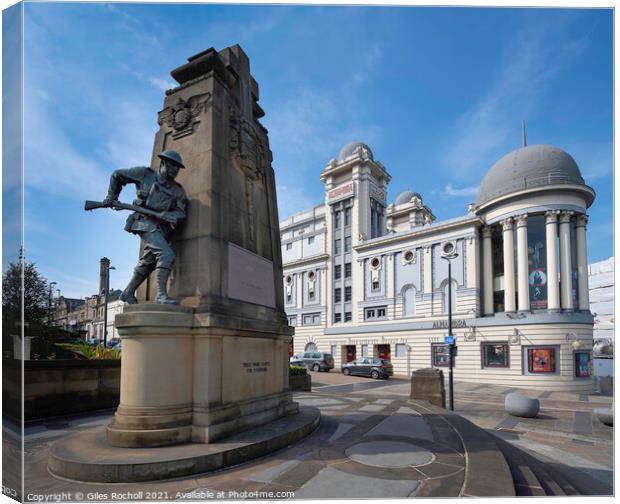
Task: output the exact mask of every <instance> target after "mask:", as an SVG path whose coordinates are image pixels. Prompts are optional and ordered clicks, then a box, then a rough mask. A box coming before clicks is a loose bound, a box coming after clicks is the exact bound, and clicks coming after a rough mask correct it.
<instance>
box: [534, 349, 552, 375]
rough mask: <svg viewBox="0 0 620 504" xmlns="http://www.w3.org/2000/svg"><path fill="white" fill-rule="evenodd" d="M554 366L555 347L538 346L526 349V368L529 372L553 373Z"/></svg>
mask: <svg viewBox="0 0 620 504" xmlns="http://www.w3.org/2000/svg"><path fill="white" fill-rule="evenodd" d="M555 366H556V349H555V348H552V347H540V348H528V349H527V369H528V371H529V372H530V373H555V370H556V368H555Z"/></svg>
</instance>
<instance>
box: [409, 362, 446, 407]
mask: <svg viewBox="0 0 620 504" xmlns="http://www.w3.org/2000/svg"><path fill="white" fill-rule="evenodd" d="M409 397H410V398H411V399H416V400H421V401H428V402H430V403H431V404H434V405H435V406H439V407H440V408H445V407H446V388H445V385H444V380H443V371H442V370H441V369H435V368H428V369H418V370H416V371H414V372H413V373H412V374H411V394H410V396H409Z"/></svg>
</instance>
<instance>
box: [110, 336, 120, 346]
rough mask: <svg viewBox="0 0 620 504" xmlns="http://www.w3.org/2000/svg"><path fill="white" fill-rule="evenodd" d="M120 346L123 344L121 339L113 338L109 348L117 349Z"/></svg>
mask: <svg viewBox="0 0 620 504" xmlns="http://www.w3.org/2000/svg"><path fill="white" fill-rule="evenodd" d="M120 344H121V339H120V338H112V339H111V340H108V348H116V347H117V346H119V345H120Z"/></svg>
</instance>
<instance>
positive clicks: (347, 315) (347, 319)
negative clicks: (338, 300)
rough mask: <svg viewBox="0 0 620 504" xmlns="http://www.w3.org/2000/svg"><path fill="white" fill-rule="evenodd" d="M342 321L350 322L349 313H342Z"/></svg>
mask: <svg viewBox="0 0 620 504" xmlns="http://www.w3.org/2000/svg"><path fill="white" fill-rule="evenodd" d="M344 321H345V322H351V312H350V311H347V312H344Z"/></svg>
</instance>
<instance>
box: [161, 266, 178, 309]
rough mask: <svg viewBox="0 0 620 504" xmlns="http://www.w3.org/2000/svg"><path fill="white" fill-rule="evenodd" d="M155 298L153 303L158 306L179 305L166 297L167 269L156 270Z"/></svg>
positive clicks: (168, 272) (168, 271)
mask: <svg viewBox="0 0 620 504" xmlns="http://www.w3.org/2000/svg"><path fill="white" fill-rule="evenodd" d="M155 271H156V275H157V297H156V298H155V301H156V302H157V303H159V304H179V302H178V301H177V300H176V299H174V298H171V297H170V296H168V289H167V285H168V277H169V276H170V270H169V269H167V268H157V269H156V270H155Z"/></svg>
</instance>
